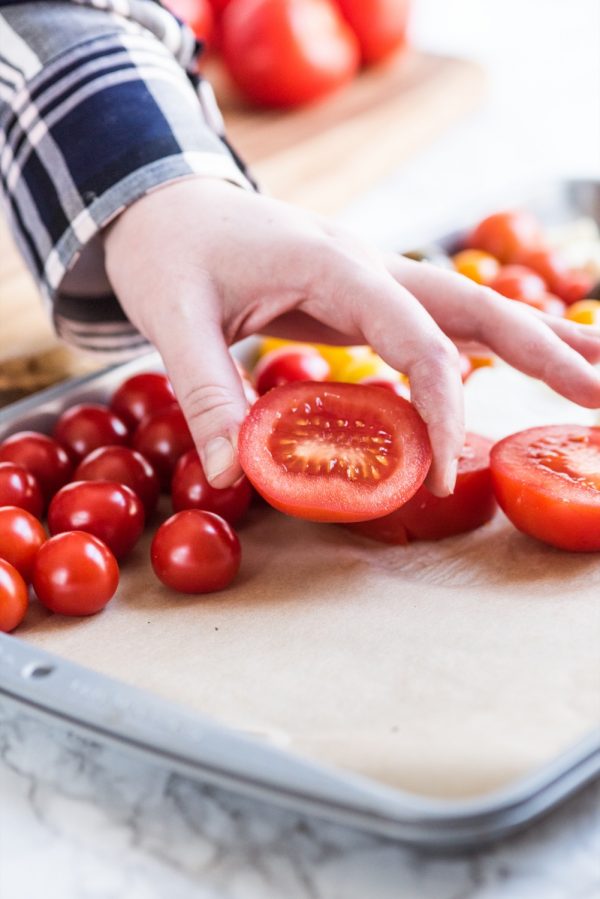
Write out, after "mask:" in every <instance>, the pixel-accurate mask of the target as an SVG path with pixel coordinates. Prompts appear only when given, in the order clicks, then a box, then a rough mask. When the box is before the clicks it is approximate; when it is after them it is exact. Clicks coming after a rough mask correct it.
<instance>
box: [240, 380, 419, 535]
mask: <svg viewBox="0 0 600 899" xmlns="http://www.w3.org/2000/svg"><path fill="white" fill-rule="evenodd" d="M238 448H239V454H240V462H241V465H242V468H243V469H244V471H245V472H246V475H247V476H248V479H249V480H250V482H251V483H252V484H253V485H254V487H256V489H257V490H258V492H259V493H260V494H261V496H263V497H264V498H265V499H266V500H267V501H268V502H269V503H271V505H272V506H274V507H275V508H276V509H280V510H281V511H283V512H287V513H288V514H290V515H296V516H298V517H300V518H308V519H312V520H314V521H362V520H364V519H367V518H378V517H380V516H381V515H386V514H387V513H388V512H391V511H392V510H393V509H395V508H397V506H398V504H399V503H402V502H405V501H406V500H408V499H409V498H410V497H411V496H412V495H413V494H414V493H415V492H416V490H417V489H418V488H419V487H420V486H421V484H422V483H423V480H424V479H425V475H426V474H427V470H428V468H429V466H430V464H431V447H430V445H429V439H428V436H427V430H426V428H425V424H424V423H423V421H422V419H421V418H420V416H419V414H418V413H417V412H416V410H415V409H414V408H413V407H412V406H411V405H410V403H408V402H407V401H406V400H404V399H402V398H401V397H398V396H395V395H394V394H393V393H392V392H391V391H384V390H381V389H379V388H377V387H365V386H364V385H363V384H314V383H310V382H306V383H296V384H288V385H286V386H285V387H276V388H275V389H274V390H270V391H269V393H267V394H265V395H264V396H263V397H261V398H260V399H259V400H258V402H257V403H255V405H254V406H253V407H252V409H251V410H250V412H249V414H248V416H247V417H246V420H245V421H244V423H243V425H242V428H241V431H240V436H239V444H238Z"/></svg>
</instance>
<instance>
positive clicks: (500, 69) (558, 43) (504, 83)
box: [0, 0, 600, 899]
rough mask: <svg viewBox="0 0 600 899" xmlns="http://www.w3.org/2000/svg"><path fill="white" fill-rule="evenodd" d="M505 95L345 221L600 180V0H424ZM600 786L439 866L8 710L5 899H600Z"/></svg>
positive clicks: (2, 729)
mask: <svg viewBox="0 0 600 899" xmlns="http://www.w3.org/2000/svg"><path fill="white" fill-rule="evenodd" d="M415 31H416V34H417V36H418V38H419V40H420V42H421V43H423V44H426V45H427V46H429V47H433V48H436V49H447V50H449V51H454V52H463V53H469V54H471V55H473V56H476V57H477V58H479V59H481V60H482V61H483V62H485V64H486V65H487V66H488V69H489V73H490V99H489V102H488V104H487V105H486V107H485V108H484V109H483V110H482V111H481V112H480V113H478V114H477V115H475V116H474V117H473V118H472V119H471V120H470V121H469V122H467V123H465V124H464V125H462V126H460V127H458V128H456V129H455V130H454V131H453V132H452V133H451V134H449V135H448V136H447V137H446V138H445V139H444V140H443V141H440V142H439V143H438V144H437V145H436V146H435V147H434V148H433V149H432V150H431V151H429V152H428V153H426V154H425V155H424V156H423V157H422V158H421V159H420V160H419V161H418V162H416V163H415V164H414V165H413V166H411V167H410V168H408V169H406V170H404V171H403V172H400V173H398V175H397V176H395V177H393V178H390V179H388V181H386V183H385V184H384V185H382V186H381V188H380V189H379V190H376V191H375V192H374V193H373V194H372V195H371V196H370V197H368V198H366V199H365V200H361V201H360V202H358V203H355V204H353V206H352V207H351V208H350V209H349V210H348V211H347V213H346V215H344V216H343V217H342V218H343V220H344V221H345V222H346V224H348V225H349V226H350V227H353V228H354V229H355V230H357V231H358V232H360V233H362V234H365V235H366V236H370V237H373V238H375V239H377V240H378V241H380V242H382V243H388V244H389V243H394V242H395V241H397V240H398V239H399V235H404V234H411V233H415V232H416V231H417V230H418V228H419V226H420V225H422V223H423V222H424V221H426V220H428V219H429V218H431V217H432V216H434V217H435V218H438V219H440V220H442V219H444V217H446V218H448V217H450V214H451V213H452V214H453V210H455V209H460V210H461V212H464V208H465V206H471V205H473V198H477V196H479V195H485V194H486V193H487V192H488V191H489V190H493V191H496V190H497V185H498V183H499V182H501V181H505V180H507V179H508V180H514V179H519V180H523V179H530V178H533V177H537V176H539V175H544V174H549V173H550V174H552V173H558V172H560V173H565V172H570V173H579V174H581V173H589V172H592V173H595V174H598V171H599V169H600V115H598V102H599V98H598V90H599V86H600V54H599V53H598V35H599V33H600V4H599V3H598V0H485V3H483V2H481V0H419V9H418V15H417V18H416V22H415ZM599 800H600V785H597V786H594V787H589V788H588V789H586V790H585V791H583V793H581V794H580V795H579V796H578V797H576V798H574V799H572V800H570V801H569V802H568V803H567V804H566V805H565V806H563V807H562V808H561V809H559V810H557V811H556V812H554V813H553V814H552V815H551V816H550V817H549V818H547V819H545V820H544V821H542V822H539V823H538V824H536V825H535V826H534V827H532V828H531V829H530V830H529V831H528V832H527V833H525V834H523V835H520V836H517V837H513V838H511V839H510V840H508V841H506V842H504V843H502V844H500V845H498V846H495V847H493V848H489V849H486V850H484V851H480V852H478V853H476V854H470V855H467V854H462V855H458V856H454V857H450V858H448V857H446V858H440V857H429V856H426V855H423V854H421V853H419V852H416V851H414V850H410V849H406V848H403V847H401V846H399V845H395V844H393V843H391V842H389V841H386V840H383V839H379V838H377V837H373V836H368V835H364V834H361V833H358V832H356V831H351V830H346V829H344V828H342V827H339V826H332V825H328V824H324V823H322V822H318V821H316V820H312V819H309V818H305V817H302V816H299V815H295V814H292V813H289V812H283V811H280V810H277V809H275V808H270V807H267V806H264V805H260V804H258V803H254V802H250V801H247V800H243V799H240V798H236V797H234V796H232V795H229V794H226V793H224V792H221V791H218V790H214V789H205V788H202V787H200V786H198V785H197V784H194V783H192V782H190V781H187V780H185V779H184V778H182V777H180V776H176V775H174V774H172V773H170V772H169V771H168V770H166V769H164V768H161V767H158V766H154V765H152V764H150V763H146V762H141V761H140V760H139V759H131V758H129V757H127V756H126V755H123V754H121V753H120V752H119V751H117V750H114V749H107V748H102V747H99V746H95V745H92V744H90V743H87V742H85V741H83V740H81V739H80V738H78V737H75V736H72V735H69V734H67V733H66V732H65V731H63V730H61V729H56V728H54V727H51V726H49V725H47V724H45V723H43V722H41V721H35V720H32V719H30V718H27V717H25V716H24V715H22V714H19V713H17V712H16V711H15V708H14V706H11V707H9V706H7V705H3V704H2V703H0V899H34V897H38V896H39V897H41V896H43V897H44V899H192V897H194V899H216V897H220V899H596V897H598V896H600V802H599Z"/></svg>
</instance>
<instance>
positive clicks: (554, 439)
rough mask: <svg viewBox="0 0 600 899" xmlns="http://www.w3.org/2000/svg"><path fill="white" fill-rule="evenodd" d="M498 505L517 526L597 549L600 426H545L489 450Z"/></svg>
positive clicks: (581, 548) (557, 542)
mask: <svg viewBox="0 0 600 899" xmlns="http://www.w3.org/2000/svg"><path fill="white" fill-rule="evenodd" d="M491 470H492V481H493V485H494V491H495V493H496V498H497V500H498V502H499V503H500V506H501V507H502V509H503V510H504V512H505V513H506V515H507V516H508V517H509V518H510V520H511V521H512V523H513V524H514V525H515V527H517V528H518V529H519V530H520V531H523V533H525V534H529V535H530V536H531V537H537V539H538V540H543V541H544V542H545V543H549V544H550V545H551V546H556V547H558V548H559V549H567V550H571V551H573V552H596V551H598V550H600V428H593V427H584V426H582V425H550V426H546V427H541V428H530V429H529V430H527V431H520V432H519V433H518V434H511V436H510V437H505V438H504V440H501V441H500V442H499V443H497V444H496V445H495V446H494V448H493V449H492V453H491Z"/></svg>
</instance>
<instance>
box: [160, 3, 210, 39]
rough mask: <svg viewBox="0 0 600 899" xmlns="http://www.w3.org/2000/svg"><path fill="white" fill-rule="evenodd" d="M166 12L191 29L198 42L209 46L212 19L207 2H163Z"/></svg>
mask: <svg viewBox="0 0 600 899" xmlns="http://www.w3.org/2000/svg"><path fill="white" fill-rule="evenodd" d="M164 4H165V6H166V7H167V9H168V10H170V11H171V12H172V13H174V14H175V15H176V16H177V18H178V19H181V21H182V22H185V24H186V25H189V27H190V28H191V29H192V31H193V32H194V34H195V35H196V37H197V39H198V40H199V41H202V43H204V44H210V43H211V41H212V37H213V32H214V27H215V23H214V17H213V11H212V8H211V5H210V4H209V2H208V0H164Z"/></svg>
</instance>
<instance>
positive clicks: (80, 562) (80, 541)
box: [32, 531, 119, 615]
mask: <svg viewBox="0 0 600 899" xmlns="http://www.w3.org/2000/svg"><path fill="white" fill-rule="evenodd" d="M32 583H33V589H34V590H35V592H36V595H37V597H38V599H39V601H40V602H41V603H42V604H43V605H45V606H46V608H48V609H50V610H51V611H52V612H57V613H58V614H60V615H94V614H95V613H96V612H99V611H100V610H101V609H103V608H104V606H105V605H106V604H107V602H108V601H109V600H110V599H112V597H113V596H114V595H115V593H116V591H117V587H118V586H119V566H118V565H117V561H116V559H115V557H114V556H113V554H112V553H111V551H110V549H109V548H108V546H106V544H104V543H103V542H102V540H98V538H97V537H93V536H92V535H91V534H86V533H84V532H83V531H69V532H68V533H66V534H57V535H56V537H51V538H50V539H49V540H47V541H46V543H44V545H43V547H42V548H41V549H40V551H39V553H38V554H37V556H36V559H35V565H34V568H33V581H32Z"/></svg>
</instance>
